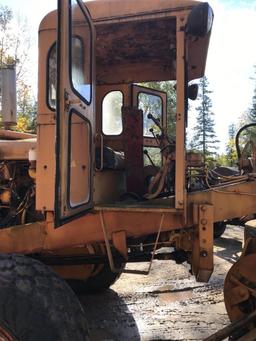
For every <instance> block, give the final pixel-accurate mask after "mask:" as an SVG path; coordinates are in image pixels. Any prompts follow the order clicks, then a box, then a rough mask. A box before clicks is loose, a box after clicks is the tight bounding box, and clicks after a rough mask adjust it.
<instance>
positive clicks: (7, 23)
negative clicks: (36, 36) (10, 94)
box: [0, 6, 36, 132]
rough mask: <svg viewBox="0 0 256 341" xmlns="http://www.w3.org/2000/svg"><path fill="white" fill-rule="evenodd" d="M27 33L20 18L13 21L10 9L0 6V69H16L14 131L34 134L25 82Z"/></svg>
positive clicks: (33, 107)
mask: <svg viewBox="0 0 256 341" xmlns="http://www.w3.org/2000/svg"><path fill="white" fill-rule="evenodd" d="M13 23H14V25H12V24H13ZM13 27H15V28H13ZM28 32H29V30H28V28H27V25H26V22H24V21H23V22H22V19H21V18H16V19H14V17H13V12H12V11H11V9H10V8H8V7H7V6H0V67H1V68H4V67H8V66H14V67H15V68H16V77H17V116H18V120H17V127H16V129H17V130H21V131H30V132H32V131H33V132H35V130H36V127H35V116H36V103H35V100H34V98H33V97H32V91H31V87H30V86H29V85H28V81H27V75H28V70H27V62H28V51H29V48H30V37H29V33H28Z"/></svg>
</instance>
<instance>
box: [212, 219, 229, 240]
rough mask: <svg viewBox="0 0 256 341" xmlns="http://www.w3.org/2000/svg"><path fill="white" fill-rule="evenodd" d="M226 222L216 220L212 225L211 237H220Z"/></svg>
mask: <svg viewBox="0 0 256 341" xmlns="http://www.w3.org/2000/svg"><path fill="white" fill-rule="evenodd" d="M226 227H227V224H226V222H225V221H218V222H217V223H214V225H213V237H214V239H216V238H220V237H221V236H222V235H223V233H224V232H225V230H226Z"/></svg>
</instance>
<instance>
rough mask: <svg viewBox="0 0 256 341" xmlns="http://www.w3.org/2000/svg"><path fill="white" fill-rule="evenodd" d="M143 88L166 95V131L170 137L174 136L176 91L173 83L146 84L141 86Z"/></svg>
mask: <svg viewBox="0 0 256 341" xmlns="http://www.w3.org/2000/svg"><path fill="white" fill-rule="evenodd" d="M142 85H143V86H145V87H148V88H151V89H155V90H159V91H163V92H166V94H167V131H168V135H169V136H171V137H174V136H175V113H176V90H175V88H174V82H172V81H164V82H147V83H143V84H142Z"/></svg>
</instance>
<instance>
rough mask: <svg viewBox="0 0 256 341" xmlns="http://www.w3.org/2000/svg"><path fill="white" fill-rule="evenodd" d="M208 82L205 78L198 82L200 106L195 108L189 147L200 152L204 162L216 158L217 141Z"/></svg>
mask: <svg viewBox="0 0 256 341" xmlns="http://www.w3.org/2000/svg"><path fill="white" fill-rule="evenodd" d="M208 86H209V83H208V80H207V78H206V77H203V78H201V80H200V82H199V90H200V91H199V95H198V100H199V101H200V105H199V106H198V107H197V108H196V110H197V112H198V115H197V124H196V126H195V127H194V135H193V139H192V143H191V145H192V146H193V149H197V150H198V151H201V152H202V154H203V158H204V162H206V161H211V160H213V159H214V157H215V156H216V154H217V153H216V151H217V149H218V143H219V140H218V139H217V137H216V133H215V122H214V113H213V112H212V110H211V108H212V101H211V99H210V94H211V93H212V91H210V90H208Z"/></svg>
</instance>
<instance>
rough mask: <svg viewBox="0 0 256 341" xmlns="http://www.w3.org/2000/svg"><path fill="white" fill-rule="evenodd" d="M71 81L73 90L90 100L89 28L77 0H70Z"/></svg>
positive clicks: (88, 101)
mask: <svg viewBox="0 0 256 341" xmlns="http://www.w3.org/2000/svg"><path fill="white" fill-rule="evenodd" d="M71 30H72V49H71V81H72V85H73V88H74V90H75V91H76V92H77V93H78V94H79V95H80V96H81V97H83V99H84V100H85V101H86V102H87V103H90V102H91V95H92V93H91V92H92V89H91V88H92V87H91V39H92V38H91V30H90V26H89V22H88V20H87V18H86V16H85V15H84V13H83V11H82V10H81V8H80V6H79V5H77V2H76V1H74V0H72V28H71Z"/></svg>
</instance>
